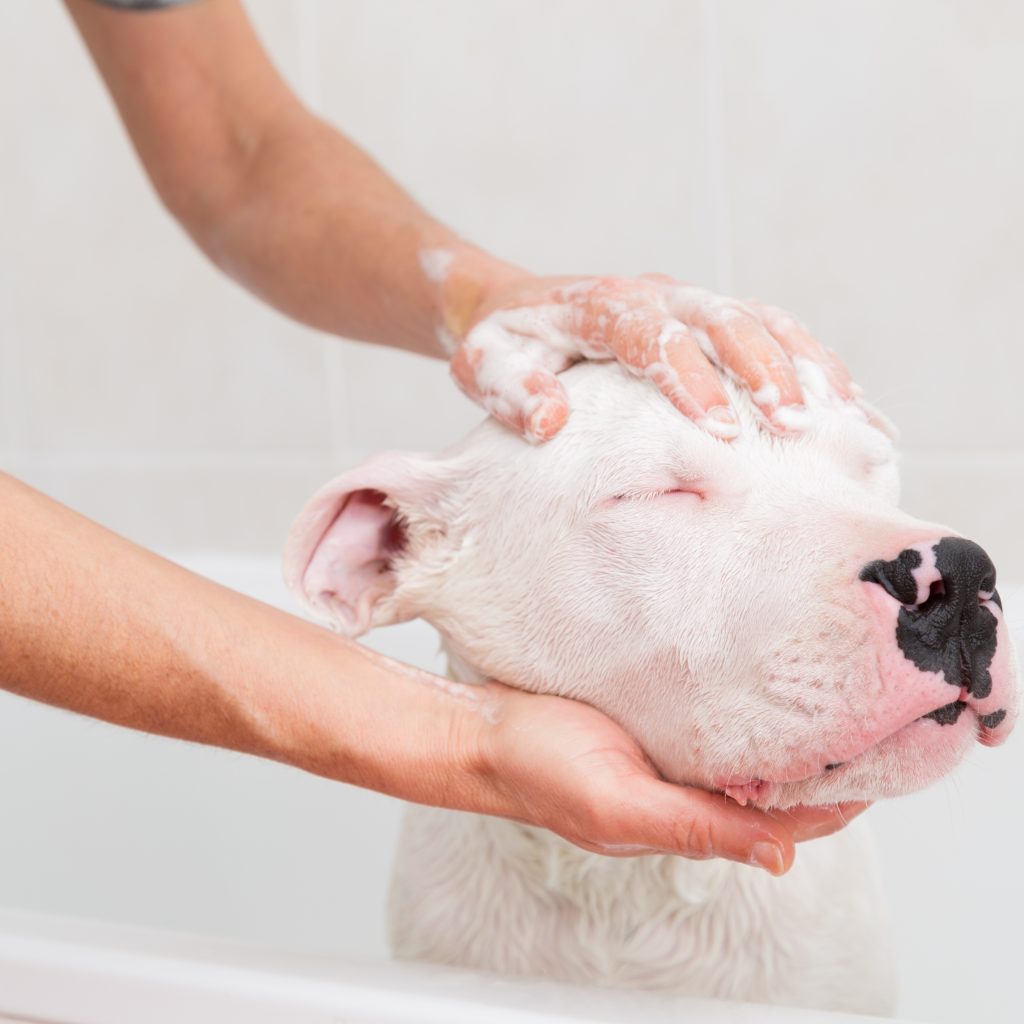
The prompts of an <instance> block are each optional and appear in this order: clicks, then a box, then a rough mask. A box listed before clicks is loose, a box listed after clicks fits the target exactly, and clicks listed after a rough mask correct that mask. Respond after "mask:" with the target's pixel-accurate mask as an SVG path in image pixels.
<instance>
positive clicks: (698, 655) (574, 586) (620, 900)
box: [291, 364, 962, 1012]
mask: <svg viewBox="0 0 1024 1024" xmlns="http://www.w3.org/2000/svg"><path fill="white" fill-rule="evenodd" d="M801 376H802V377H803V378H805V379H804V383H805V385H806V391H807V392H809V394H808V416H809V419H810V427H809V429H808V431H807V432H806V433H805V435H804V436H802V437H800V438H796V439H793V438H790V439H785V440H783V439H779V438H777V437H773V436H771V435H770V434H768V433H767V432H764V431H761V430H759V429H758V426H757V424H758V422H759V420H758V417H757V415H756V413H755V410H754V409H753V407H752V406H751V405H750V403H749V402H747V401H746V400H744V399H742V398H737V402H738V404H739V405H740V407H741V412H742V415H741V419H742V425H743V433H742V435H741V436H740V437H739V439H737V440H736V441H735V442H732V443H731V444H730V443H725V442H722V441H719V440H716V439H714V438H712V437H709V436H708V435H707V434H706V433H704V432H702V431H700V430H698V429H697V428H695V427H694V426H693V425H692V424H690V423H688V422H687V421H686V420H685V419H684V418H683V417H682V416H681V415H680V414H679V413H678V412H677V411H676V410H675V409H673V408H672V407H671V406H670V404H669V403H668V402H666V401H665V399H664V398H663V397H661V396H660V395H658V394H657V393H656V392H655V390H654V389H653V388H652V387H650V385H648V384H645V383H644V382H642V381H638V380H635V379H632V378H629V377H628V376H627V375H626V374H625V373H624V372H622V371H621V370H620V369H619V368H618V367H616V366H613V365H593V364H591V365H581V366H579V367H577V368H574V369H573V370H571V371H569V372H568V373H566V374H565V375H564V376H563V378H562V379H563V381H564V382H565V383H566V385H567V387H568V389H569V393H570V399H571V403H572V410H573V411H572V416H571V418H570V420H569V423H568V425H567V426H566V428H565V429H564V430H563V431H562V432H561V433H560V434H559V435H558V436H557V437H556V438H555V439H554V440H553V441H552V442H550V443H549V444H546V445H543V446H540V447H531V446H527V445H525V444H523V443H522V442H521V441H520V440H519V439H518V438H516V437H515V436H513V435H512V434H511V433H510V432H509V431H507V430H504V429H503V428H501V427H500V426H499V425H498V424H496V423H494V422H492V421H488V422H486V423H484V424H482V425H481V426H480V427H479V428H478V429H477V430H476V431H474V432H473V433H472V434H471V435H470V436H469V438H467V439H466V441H464V442H463V443H462V444H460V445H458V446H457V447H455V448H453V449H452V450H450V451H449V452H447V453H445V454H443V455H441V456H438V457H426V456H422V457H421V456H410V455H398V454H395V455H390V456H382V457H378V459H377V460H372V461H371V462H370V463H369V464H368V465H367V466H365V467H361V468H360V469H358V470H355V471H353V473H352V474H349V475H347V476H343V477H342V478H340V479H339V480H338V481H336V482H335V483H334V484H333V485H329V486H328V489H327V490H326V491H325V492H324V493H325V495H327V497H328V498H329V496H330V491H331V487H334V488H335V490H337V491H338V492H339V493H341V492H343V491H344V490H345V489H346V487H376V488H378V489H379V490H381V491H383V492H385V493H387V494H389V496H390V500H391V502H392V504H393V505H394V506H395V507H396V509H397V511H398V514H399V515H400V517H401V519H402V521H403V522H404V524H405V529H406V539H407V547H406V550H405V553H404V555H403V556H402V557H400V558H398V559H397V560H396V562H395V563H394V566H393V572H394V576H393V580H392V581H391V582H392V584H393V586H392V587H391V589H390V590H389V592H388V593H387V594H386V596H384V597H383V598H381V599H380V600H379V601H378V602H377V603H376V604H375V605H374V606H373V608H372V610H371V611H370V612H369V613H368V617H367V618H366V620H365V621H361V622H360V623H359V624H358V626H357V627H355V629H356V630H361V629H364V628H372V627H373V626H374V625H382V624H387V623H390V622H395V621H400V620H403V619H407V618H412V617H416V616H422V617H424V618H426V619H428V620H429V621H430V622H432V623H433V624H434V625H435V626H436V627H437V628H438V629H439V630H440V632H441V634H442V636H443V637H444V643H445V647H446V649H447V650H448V652H449V654H450V655H451V656H452V664H453V666H454V667H455V668H454V671H453V674H454V675H455V676H456V677H457V678H461V679H463V680H464V681H467V682H472V681H474V680H479V679H480V678H483V677H488V676H489V677H493V678H498V679H502V680H504V681H507V682H512V683H515V684H517V685H520V686H522V687H524V688H527V689H531V690H536V691H543V692H554V693H559V694H563V695H568V696H573V697H578V698H581V699H583V700H586V701H588V702H590V703H593V704H594V705H596V706H597V707H599V708H601V709H603V710H604V711H606V712H607V713H608V714H610V715H612V716H613V717H614V718H616V719H617V720H618V721H619V722H621V723H622V724H623V725H624V726H625V727H626V728H627V729H628V730H630V731H631V732H632V733H633V734H634V735H635V736H636V737H637V738H638V739H639V740H640V741H641V743H642V745H643V746H644V747H645V749H646V750H647V751H648V753H649V754H650V756H651V757H652V759H653V760H654V761H655V763H656V764H657V765H658V767H659V769H660V770H661V771H662V773H663V774H664V775H665V776H666V777H668V778H670V779H674V780H677V781H681V782H688V783H692V784H697V785H703V786H706V787H709V788H714V787H715V786H716V782H717V783H720V782H721V780H722V779H723V778H726V777H729V776H737V775H740V776H742V775H743V774H744V773H750V774H758V773H761V774H763V776H764V777H771V776H770V775H769V774H768V773H769V772H770V771H771V770H772V768H773V766H775V767H776V768H777V769H778V770H779V771H780V772H781V771H784V770H785V769H786V767H787V766H791V764H792V763H793V759H794V757H802V758H804V759H805V760H806V759H809V762H808V763H810V762H813V766H816V769H821V768H822V767H823V761H821V759H824V758H827V756H828V751H829V749H830V744H831V743H832V742H833V741H834V739H835V736H836V735H838V734H839V733H841V732H842V730H844V729H846V728H847V726H848V723H849V721H851V720H855V719H856V716H857V715H860V714H866V713H867V712H868V711H869V709H870V702H871V701H872V699H873V697H874V696H875V691H876V690H877V666H876V665H875V662H874V658H875V653H874V651H873V650H872V649H871V645H870V643H868V642H867V641H868V635H869V634H868V628H869V627H868V623H867V622H866V621H865V620H866V616H865V613H864V610H863V608H861V607H860V606H859V605H858V604H857V602H856V601H855V600H853V599H852V597H853V595H852V591H851V587H853V586H855V584H854V583H851V580H854V581H855V579H856V569H857V567H859V566H860V565H863V564H864V563H866V562H867V561H870V560H872V559H874V558H879V557H887V558H888V557H893V556H894V555H895V554H896V553H897V552H898V551H899V550H900V545H901V543H902V542H901V541H900V540H899V539H898V538H899V537H901V536H902V535H903V534H905V533H907V532H913V531H914V530H917V532H918V534H919V536H920V537H924V536H927V530H928V526H927V524H922V523H919V522H917V521H916V520H912V519H910V518H909V517H908V516H905V515H903V514H902V513H900V512H899V511H898V510H897V509H896V507H895V502H896V499H897V490H898V485H897V476H896V470H895V457H894V450H893V446H892V443H891V440H890V439H889V438H888V437H887V436H885V435H884V434H883V433H882V432H881V431H880V430H878V429H876V428H875V427H873V426H872V425H870V424H869V422H868V420H867V418H866V417H865V415H864V414H863V413H862V412H861V411H860V410H859V409H857V408H856V407H855V406H854V405H851V404H848V403H845V404H844V403H840V402H838V401H836V400H835V399H834V398H833V397H832V396H831V395H830V394H829V393H827V389H826V388H822V386H821V381H820V380H818V379H815V378H814V377H813V373H812V372H811V370H810V369H808V368H806V367H805V368H804V369H803V370H802V371H801ZM819 376H820V375H819ZM378 481H379V482H378ZM395 481H406V483H404V484H402V483H399V484H398V485H397V486H396V485H395ZM690 491H692V492H693V493H688V492H690ZM668 492H675V493H668ZM321 500H323V498H322V499H321ZM934 530H935V533H936V535H939V534H941V533H944V532H946V531H944V530H941V528H939V527H934ZM299 532H300V533H301V531H299ZM894 545H895V547H894ZM299 547H300V548H301V545H300V546H299ZM298 551H299V548H295V549H294V550H293V552H292V556H293V560H294V559H295V558H298V557H299V555H298V554H297V552H298ZM301 557H303V558H304V557H305V556H304V555H302V556H301ZM302 568H303V566H302V565H298V567H297V568H296V567H295V566H293V568H292V570H291V572H292V578H293V582H295V583H296V585H297V586H298V587H299V588H300V591H301V584H300V583H299V582H298V581H299V579H300V578H301V572H302ZM304 597H305V599H306V600H307V603H308V602H310V601H313V600H314V595H309V594H306V595H304ZM321 610H322V609H321ZM961 753H962V751H961ZM537 770H538V772H541V771H543V766H542V765H538V769H537ZM941 770H945V769H944V768H943V769H941ZM934 771H935V769H934V766H931V765H928V764H919V765H918V764H913V763H911V764H907V765H901V766H900V772H901V774H900V775H899V780H898V786H897V788H898V789H899V790H900V791H906V790H909V789H912V788H916V787H917V786H919V785H923V784H925V783H927V782H930V781H932V778H933V777H934ZM835 774H836V775H839V774H841V773H835ZM893 787H894V783H893V781H892V765H891V764H887V763H872V764H869V765H868V766H867V767H866V768H865V769H864V770H863V771H862V772H860V773H859V774H858V773H857V772H853V773H852V774H851V776H850V777H848V778H846V779H840V778H835V779H833V778H832V777H831V776H830V775H829V774H827V773H823V774H822V775H821V777H820V778H818V779H815V780H813V781H811V782H808V783H793V784H792V785H790V786H789V787H783V788H782V790H781V791H780V792H779V793H777V794H776V797H775V799H774V802H776V803H779V804H786V803H793V802H798V801H807V802H828V801H835V800H842V799H848V798H856V797H862V796H875V795H880V794H883V793H892V792H893ZM723 799H725V798H724V797H723ZM884 917H885V913H884V905H883V902H882V899H881V897H880V895H879V893H878V890H877V885H876V881H875V877H874V868H873V864H872V859H871V856H870V852H869V851H868V850H867V849H866V847H865V840H864V836H863V835H862V834H861V831H860V829H859V825H854V826H853V827H851V828H850V829H848V830H847V831H845V832H842V833H840V834H839V835H837V836H835V837H831V838H829V839H824V840H819V841H816V842H813V843H810V844H807V845H804V846H802V847H801V848H800V851H799V855H798V858H797V863H796V866H795V867H794V869H793V870H792V872H791V873H790V874H789V875H788V876H786V877H784V878H781V879H775V878H772V877H770V876H768V875H767V874H765V873H764V872H761V871H757V870H755V869H752V868H748V867H746V866H740V865H734V864H731V863H727V862H724V861H708V862H700V863H698V862H693V861H686V860H680V859H674V858H665V857H660V856H651V857H641V858H636V859H628V860H627V859H623V860H617V859H610V858H604V857H601V856H598V855H595V854H589V853H586V852H583V851H581V850H579V849H578V848H575V847H573V846H571V845H569V844H568V843H566V842H564V841H562V840H561V839H559V838H557V837H555V836H554V835H552V834H550V833H547V832H543V831H538V830H535V829H532V828H529V827H526V826H521V825H517V824H514V823H511V822H506V821H499V820H495V819H488V818H482V817H477V816H474V815H468V814H458V813H452V812H445V811H438V810H432V809H425V808H413V809H411V810H410V812H409V815H408V819H407V822H406V826H405V831H404V834H403V837H402V841H401V846H400V850H399V854H398V859H397V863H396V870H395V882H394V892H393V898H392V903H391V932H392V937H393V943H394V950H395V953H396V954H397V955H398V956H399V957H404V958H414V959H422V960H431V961H437V962H441V963H448V964H459V965H464V966H467V967H474V968H482V969H488V970H495V971H499V972H502V973H508V974H526V975H541V976H549V977H555V978H562V979H565V980H569V981H574V982H584V983H596V984H607V985H633V986H640V987H645V988H663V989H671V990H675V991H680V992H686V993H692V994H695V995H711V996H728V997H733V998H742V999H751V1000H761V1001H767V1002H776V1003H787V1004H800V1005H807V1006H817V1007H829V1008H835V1009H846V1010H850V1011H861V1012H886V1011H888V1010H889V1009H891V1007H892V1001H893V993H894V974H893V970H892V966H891V958H890V953H889V946H888V943H887V940H886V937H885V930H884Z"/></svg>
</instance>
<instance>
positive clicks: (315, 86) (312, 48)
mask: <svg viewBox="0 0 1024 1024" xmlns="http://www.w3.org/2000/svg"><path fill="white" fill-rule="evenodd" d="M319 21H320V18H319V8H318V6H317V4H316V0H300V3H299V4H298V6H297V8H296V37H297V44H296V47H297V50H298V54H297V56H298V67H299V76H298V89H299V93H300V95H301V97H302V100H303V102H305V103H306V105H307V106H309V107H311V108H312V109H313V110H314V111H315V112H316V113H318V114H319V113H320V112H321V109H322V106H323V88H322V81H321V73H320V72H321V69H320V61H319V59H318V56H317V54H318V50H317V39H318V31H317V30H318V27H319ZM342 344H343V342H341V341H339V339H335V338H324V339H323V340H322V341H321V358H322V362H323V372H324V383H325V387H326V391H327V429H328V431H329V437H328V439H327V440H328V447H329V448H330V452H331V456H332V458H333V459H334V461H335V463H337V464H340V462H341V457H342V453H343V451H344V447H345V446H344V444H343V442H342V438H344V437H346V436H347V433H348V432H347V430H346V423H345V416H344V409H345V402H344V392H345V386H344V373H343V365H342V364H343V351H342V348H341V345H342Z"/></svg>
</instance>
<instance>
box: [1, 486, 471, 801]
mask: <svg viewBox="0 0 1024 1024" xmlns="http://www.w3.org/2000/svg"><path fill="white" fill-rule="evenodd" d="M0 521H2V522H3V530H2V531H0V686H3V687H4V688H6V689H9V690H11V691H13V692H15V693H20V694H22V695H24V696H27V697H31V698H34V699H36V700H42V701H46V702H47V703H50V704H55V705H57V706H59V707H63V708H68V709H70V710H73V711H77V712H80V713H82V714H87V715H91V716H93V717H96V718H102V719H105V720H107V721H110V722H115V723H117V724H119V725H125V726H129V727H131V728H135V729H141V730H145V731H147V732H153V733H159V734H161V735H166V736H174V737H178V738H181V739H186V740H192V741H194V742H199V743H207V744H213V745H217V746H223V747H228V748H231V749H234V750H239V751H243V752H245V753H251V754H257V755H261V756H265V757H270V758H274V759H276V760H280V761H285V762H288V763H291V764H294V765H296V766H298V767H301V768H304V769H306V770H309V771H313V772H316V773H318V774H322V775H326V776H329V777H331V778H335V779H340V780H342V781H347V782H353V783H356V784H358V785H363V786H368V787H370V788H374V789H378V790H383V791H385V792H389V793H392V794H394V795H398V796H403V797H405V798H407V799H412V800H420V801H426V802H431V803H447V804H448V805H451V806H464V805H467V804H471V805H474V806H483V807H486V806H487V801H486V800H484V802H483V804H481V800H482V799H483V796H482V793H481V790H480V786H479V783H478V780H477V779H476V777H475V770H476V768H477V765H476V763H475V760H474V759H475V756H476V749H477V748H476V744H475V730H476V728H477V724H478V722H479V721H480V719H481V714H480V707H481V705H482V701H483V700H484V699H486V698H485V697H484V695H483V694H481V695H480V698H479V699H477V698H476V696H475V695H474V694H472V693H470V694H466V695H462V692H461V691H458V690H456V691H446V690H444V689H442V688H441V687H440V686H437V685H432V684H431V682H430V680H431V679H432V677H430V676H428V675H426V674H425V673H418V672H417V671H416V670H414V669H407V668H405V667H404V666H400V665H398V664H396V663H394V662H391V661H390V660H388V659H385V658H382V657H380V656H378V655H375V654H373V653H372V652H369V651H366V650H364V649H362V648H360V647H359V646H358V645H356V644H353V643H351V642H349V641H346V640H343V639H341V638H339V637H336V636H334V635H333V634H331V633H328V632H327V631H326V630H324V629H322V628H320V627H317V626H313V625H311V624H309V623H307V622H304V621H302V620H301V619H298V618H295V617H294V616H291V615H287V614H285V613H283V612H280V611H277V610H276V609H273V608H270V607H269V606H267V605H264V604H261V603H260V602H257V601H253V600H251V599H249V598H247V597H244V596H243V595H241V594H237V593H235V592H233V591H230V590H227V589H225V588H223V587H220V586H218V585H216V584H214V583H212V582H210V581H208V580H205V579H202V578H201V577H198V576H195V575H193V574H192V573H189V572H187V571H185V570H184V569H181V568H180V567H178V566H176V565H173V564H172V563H170V562H167V561H165V560H164V559H161V558H159V557H157V556H156V555H153V554H151V553H149V552H147V551H144V550H143V549H141V548H138V547H136V546H135V545H133V544H130V543H129V542H128V541H125V540H123V539H122V538H120V537H118V536H116V535H115V534H112V533H110V532H109V531H107V530H105V529H103V528H102V527H100V526H97V525H96V524H95V523H92V522H90V521H89V520H87V519H84V518H83V517H81V516H79V515H77V514H76V513H74V512H72V511H70V510H69V509H67V508H64V507H63V506H61V505H59V504H57V503H55V502H53V501H50V500H49V499H47V498H45V497H44V496H43V495H41V494H38V493H37V492H35V491H33V490H31V489H30V488H28V487H26V486H24V485H22V484H20V483H18V482H17V481H15V480H13V479H12V478H10V477H8V476H5V475H2V474H0Z"/></svg>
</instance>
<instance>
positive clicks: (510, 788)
mask: <svg viewBox="0 0 1024 1024" xmlns="http://www.w3.org/2000/svg"><path fill="white" fill-rule="evenodd" d="M487 689H488V690H489V691H491V692H492V693H494V694H497V700H496V703H495V705H494V706H496V707H497V709H498V711H497V713H496V715H494V716H493V718H494V721H493V723H490V724H488V723H487V722H486V721H484V720H481V723H480V734H479V735H480V749H481V756H480V758H479V763H481V764H483V765H485V766H486V767H485V769H484V774H485V776H486V777H488V778H489V779H490V784H491V787H492V789H493V796H494V797H495V798H496V799H497V800H499V801H500V804H499V806H500V810H499V811H498V812H497V813H500V814H501V815H502V816H504V817H510V818H514V819H518V820H521V821H524V822H526V823H528V824H532V825H539V826H542V827H544V828H548V829H550V830H551V831H553V832H556V833H558V834H559V835H560V836H562V837H563V838H564V839H568V840H569V841H570V842H572V843H575V844H576V845H577V846H581V847H583V848H584V849H586V850H591V851H593V852H596V853H602V854H607V855H609V856H613V857H633V856H641V855H644V854H653V853H661V854H673V855H676V856H681V857H689V858H693V859H697V860H703V859H707V858H710V857H724V858H726V859H728V860H734V861H739V862H741V863H747V864H752V865H755V866H757V867H761V868H764V869H765V870H766V871H768V872H770V873H771V874H773V875H781V874H783V873H784V872H786V871H788V870H789V868H790V867H791V866H792V864H793V858H794V853H795V851H794V848H793V847H794V844H795V843H798V842H801V841H803V840H807V839H816V838H819V837H821V836H826V835H829V834H831V833H832V832H836V831H838V830H839V829H841V828H842V827H843V826H844V825H846V824H847V823H848V822H849V821H851V820H852V819H853V818H854V817H856V816H857V815H858V814H860V813H861V812H862V811H864V810H865V809H866V808H867V807H868V806H870V805H869V804H868V803H844V804H833V805H830V806H827V807H793V808H790V809H789V810H786V811H782V810H776V811H773V812H770V813H766V812H763V811H758V810H755V809H754V808H752V807H741V806H739V804H737V803H734V802H733V801H732V800H730V799H729V798H727V797H725V796H723V795H722V794H720V793H709V792H707V791H705V790H701V789H695V788H690V787H686V786H678V785H673V784H672V783H669V782H665V781H664V780H663V779H662V778H661V777H660V776H659V775H658V773H657V771H656V770H655V769H654V767H653V766H652V765H651V762H650V761H649V760H648V758H647V757H646V756H645V755H644V752H643V751H642V750H641V749H640V746H639V745H638V744H637V743H636V741H635V740H634V739H633V738H632V737H631V736H629V735H628V734H627V733H626V732H625V730H623V729H622V728H621V727H620V726H619V725H617V724H616V723H615V722H613V721H612V720H611V719H610V718H609V717H607V716H606V715H604V714H602V713H601V712H600V711H598V710H596V709H595V708H592V707H590V706H589V705H586V704H582V703H579V702H577V701H573V700H566V699H565V698H562V697H553V696H541V695H538V694H532V693H525V692H523V691H521V690H515V689H512V688H510V687H506V686H500V685H499V684H496V683H489V684H488V685H487Z"/></svg>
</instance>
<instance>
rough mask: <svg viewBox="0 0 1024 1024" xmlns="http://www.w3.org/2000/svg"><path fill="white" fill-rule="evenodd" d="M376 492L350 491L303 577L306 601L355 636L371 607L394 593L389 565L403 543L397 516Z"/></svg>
mask: <svg viewBox="0 0 1024 1024" xmlns="http://www.w3.org/2000/svg"><path fill="white" fill-rule="evenodd" d="M385 500H386V499H385V496H384V495H383V494H381V493H380V491H372V490H363V491H353V492H352V493H351V494H349V495H348V496H347V498H346V499H345V503H344V504H343V505H342V506H341V510H340V511H339V512H338V515H337V516H336V517H335V519H334V522H333V523H331V525H330V526H329V527H328V528H327V530H326V532H325V533H324V535H323V536H322V537H321V538H320V541H319V543H318V544H317V546H316V549H315V550H314V552H313V555H312V557H311V558H310V560H309V565H307V566H306V571H305V574H304V576H303V589H304V590H305V592H306V594H307V595H308V596H309V598H310V599H311V600H312V601H313V602H314V603H315V604H318V605H320V606H321V607H322V608H323V610H324V611H325V612H326V613H327V614H328V615H329V616H330V618H332V619H334V620H335V621H336V622H337V623H338V625H340V626H341V627H342V628H343V629H344V631H345V632H346V633H348V634H349V635H351V636H358V635H359V634H360V633H364V632H366V630H367V629H369V628H370V626H371V625H372V620H373V608H374V605H376V603H377V602H378V601H380V600H381V599H382V598H384V597H386V596H387V595H388V594H390V593H391V592H392V591H393V590H394V588H395V579H394V575H393V573H392V572H391V559H392V558H393V557H394V555H395V553H396V552H398V551H400V550H401V549H402V547H403V546H404V543H405V532H404V530H403V529H402V526H401V524H400V523H399V522H398V518H397V516H396V515H395V511H394V509H392V508H389V507H388V506H387V505H386V504H385V503H384V502H385Z"/></svg>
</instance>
